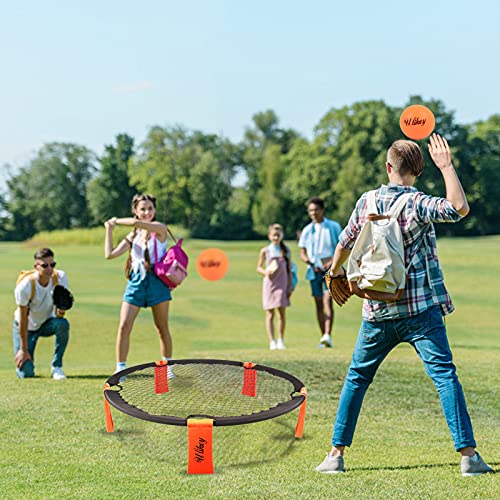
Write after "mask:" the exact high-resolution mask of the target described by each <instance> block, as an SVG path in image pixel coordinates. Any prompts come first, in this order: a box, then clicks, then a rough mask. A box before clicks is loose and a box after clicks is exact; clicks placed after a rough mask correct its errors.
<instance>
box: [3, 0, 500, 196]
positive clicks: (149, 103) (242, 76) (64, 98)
mask: <svg viewBox="0 0 500 500" xmlns="http://www.w3.org/2000/svg"><path fill="white" fill-rule="evenodd" d="M339 4H340V2H335V1H334V0H331V1H314V0H311V1H309V2H304V1H296V0H288V1H283V0H276V1H272V0H267V1H263V0H253V1H252V2H243V1H238V0H233V1H229V0H226V1H224V0H206V1H194V0H183V1H182V2H181V1H179V0H177V1H168V0H163V1H144V2H138V1H128V0H121V1H116V0H106V1H102V0H101V1H95V0H85V1H77V0H74V1H67V2H63V1H62V0H61V1H54V0H46V1H44V2H40V1H33V0H27V1H24V2H18V3H14V2H10V1H9V2H7V1H4V0H0V61H1V67H2V72H1V75H2V76H1V78H0V96H1V102H2V105H1V108H0V109H1V118H2V119H1V121H0V165H4V164H5V163H8V164H11V165H14V166H20V165H22V164H24V163H26V162H27V161H28V160H29V159H30V158H31V157H32V156H33V154H34V152H35V151H36V149H37V148H38V147H40V146H41V145H42V144H44V143H46V142H52V141H67V142H74V143H78V144H83V145H85V146H88V147H89V148H91V149H93V150H94V151H95V152H96V153H98V154H100V153H102V150H103V146H104V145H105V144H110V143H112V142H113V141H114V138H115V136H116V135H117V134H118V133H121V132H127V133H129V134H131V135H132V136H133V137H134V138H135V139H136V141H137V143H140V142H141V141H142V140H143V139H144V138H145V136H146V133H147V131H148V129H149V127H150V126H152V125H174V124H182V125H184V126H186V127H188V128H190V129H199V130H203V131H206V132H212V133H218V134H223V135H225V136H227V137H229V138H230V139H232V140H234V141H237V140H239V139H241V137H242V136H243V133H244V129H245V127H246V126H249V125H250V123H251V116H252V114H254V113H255V112H257V111H262V110H265V109H268V108H272V109H274V110H275V112H276V113H277V114H278V116H279V117H280V120H281V124H282V125H283V126H285V127H292V128H294V129H296V130H298V131H299V132H301V133H303V134H304V135H306V136H310V135H311V133H312V129H313V127H314V125H316V124H317V122H318V121H319V119H320V118H321V117H322V116H323V115H324V114H325V113H326V112H327V110H328V109H330V108H331V107H341V106H343V105H349V104H352V103H354V102H356V101H361V100H366V99H383V100H384V101H385V102H387V103H388V104H390V105H395V106H396V105H398V106H399V105H403V104H404V103H405V102H406V100H407V98H408V96H410V95H412V94H420V95H422V96H423V97H424V98H437V99H441V100H443V101H444V103H445V105H446V106H447V108H448V109H450V110H454V111H455V113H456V118H457V120H458V121H459V122H460V123H471V122H474V121H476V120H481V119H485V118H487V117H489V116H491V115H492V114H494V113H500V91H499V89H500V65H499V64H498V61H499V57H500V41H499V37H498V34H497V33H498V20H499V19H500V2H497V1H493V0H476V1H474V2H470V1H462V0H456V1H451V0H443V1H438V0H434V1H428V0H421V1H419V2H414V3H410V2H401V1H399V2H396V1H388V0H382V1H379V2H376V1H370V2H368V1H366V2H363V1H358V2H350V3H348V2H342V5H339ZM4 176H5V173H4ZM0 188H3V182H2V186H0Z"/></svg>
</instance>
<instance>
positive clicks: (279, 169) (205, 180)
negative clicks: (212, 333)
mask: <svg viewBox="0 0 500 500" xmlns="http://www.w3.org/2000/svg"><path fill="white" fill-rule="evenodd" d="M410 104H423V105H425V106H427V107H429V108H430V109H431V110H432V111H433V113H434V115H435V118H436V129H435V130H436V131H437V132H438V133H440V134H441V135H444V136H445V137H446V138H447V139H448V141H449V143H450V145H451V148H452V153H453V161H454V165H455V168H456V169H457V172H458V174H459V176H460V178H461V180H462V183H463V185H464V188H465V191H466V193H467V196H468V200H469V204H470V206H471V211H470V214H469V215H468V217H467V218H466V219H465V221H464V222H463V223H462V224H450V225H446V224H441V225H439V228H438V231H439V233H440V234H441V235H450V236H451V235H461V236H466V235H487V234H498V233H500V208H499V204H498V202H497V200H498V199H499V197H500V115H499V114H493V115H492V116H490V117H489V118H488V119H487V120H484V121H479V122H476V123H473V124H465V125H463V124H458V123H456V121H455V117H454V113H453V112H452V111H449V110H447V109H446V107H445V105H444V103H443V102H442V101H440V100H427V101H426V100H423V99H422V98H421V97H419V96H412V97H410V98H409V100H408V102H407V104H406V105H405V106H404V107H406V106H408V105H410ZM404 107H403V108H398V107H392V106H389V105H387V104H386V103H384V102H383V101H363V102H357V103H354V104H352V105H350V106H344V107H342V108H332V109H330V110H329V111H328V112H327V113H326V114H325V115H324V116H323V117H322V118H321V119H320V121H319V123H318V124H317V125H316V127H315V128H314V131H313V134H312V138H310V139H308V138H306V137H303V136H302V135H301V134H299V133H298V132H297V131H295V130H293V129H286V128H282V127H281V126H280V123H279V119H278V117H277V116H276V114H275V113H274V112H273V111H272V110H268V111H264V112H259V113H256V114H255V115H254V116H253V117H252V124H251V126H249V127H247V129H246V131H245V133H244V137H243V139H242V140H241V141H240V142H238V143H234V142H231V141H230V140H228V139H227V138H225V137H222V136H219V135H215V134H207V133H204V132H201V131H197V130H187V129H185V128H183V127H180V126H167V127H162V126H153V127H151V129H150V130H149V132H148V134H147V136H146V138H145V140H144V141H143V142H142V143H141V144H138V145H136V143H135V140H134V138H132V137H130V136H129V135H127V134H119V135H118V136H117V137H116V140H115V143H114V144H110V145H107V146H106V147H105V150H104V153H103V154H102V156H100V157H98V156H97V155H96V154H95V153H94V152H93V151H91V150H90V149H88V148H86V147H85V146H81V145H78V144H72V143H48V144H45V145H43V146H42V147H41V148H40V149H39V150H38V151H37V152H36V154H35V156H34V158H32V159H31V160H30V161H28V162H27V164H25V165H24V166H22V167H21V168H20V169H19V170H18V171H17V172H16V173H15V174H13V175H11V176H10V177H9V178H8V180H7V189H6V190H5V192H3V193H0V208H1V213H0V237H1V239H2V240H24V239H26V238H29V237H31V236H33V235H34V234H35V233H37V232H39V231H50V230H55V229H70V228H77V227H92V226H95V225H99V224H102V223H103V221H105V220H106V219H108V218H110V217H112V216H118V217H121V216H128V215H130V200H131V198H132V196H133V194H134V193H136V192H148V193H152V194H154V195H155V196H156V198H157V204H158V207H157V208H158V215H157V217H158V219H159V220H163V221H167V222H169V223H176V224H180V225H182V226H184V227H185V228H187V229H189V231H190V233H191V235H192V236H193V237H199V238H210V239H251V238H256V237H261V236H262V235H265V234H266V232H267V226H268V225H269V224H270V223H273V222H279V223H281V224H282V225H283V226H284V228H285V233H286V236H287V238H288V239H293V238H294V237H295V235H296V232H297V230H298V229H299V228H301V227H302V226H303V225H304V224H306V223H307V222H308V219H307V214H306V211H305V202H306V200H307V199H308V198H310V197H311V196H320V197H322V198H324V199H325V202H326V207H327V208H326V214H327V216H328V217H330V218H333V219H335V220H338V221H339V222H340V223H341V225H345V223H346V222H347V220H348V218H349V215H350V213H351V212H352V210H353V208H354V204H355V202H356V200H357V198H358V197H359V196H360V195H361V194H362V193H363V192H364V191H367V190H369V189H373V188H374V187H377V186H379V185H380V184H382V183H385V182H386V181H387V178H386V173H385V154H386V151H387V148H388V147H389V146H390V144H391V143H392V142H393V141H394V140H396V139H399V138H402V133H401V131H400V129H399V115H400V114H401V111H402V110H403V109H404ZM421 146H422V150H423V154H424V159H425V169H424V173H423V175H422V177H421V178H419V179H418V180H417V184H416V187H417V188H418V189H421V190H423V191H426V192H429V193H431V194H434V195H439V196H444V195H445V188H444V184H443V181H442V177H441V175H440V174H439V172H438V170H437V169H436V168H435V167H434V165H433V164H432V161H431V160H430V157H429V154H428V152H427V147H426V141H421ZM236 176H239V178H244V179H245V183H244V185H235V183H234V179H235V177H236Z"/></svg>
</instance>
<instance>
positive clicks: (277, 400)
mask: <svg viewBox="0 0 500 500" xmlns="http://www.w3.org/2000/svg"><path fill="white" fill-rule="evenodd" d="M245 365H247V366H248V368H245ZM250 365H253V364H252V363H246V364H245V363H242V362H240V361H226V360H215V359H203V360H199V359H184V360H176V361H169V362H168V366H167V365H158V364H156V363H146V364H143V365H138V366H133V367H131V368H127V369H126V370H123V371H121V372H119V373H115V374H114V375H113V376H111V377H110V378H109V379H108V381H107V383H108V384H109V390H106V391H105V396H106V399H107V400H108V401H109V402H110V403H111V404H112V405H113V406H115V407H116V408H118V409H119V410H120V411H123V412H124V413H127V414H128V415H131V416H132V417H136V418H141V419H144V420H149V421H152V422H159V423H163V424H170V425H187V420H188V419H189V418H194V417H200V418H203V417H204V418H211V419H212V420H213V421H214V425H238V424H246V423H250V422H259V421H261V420H266V419H268V418H274V417H277V416H279V415H283V414H284V413H287V412H289V411H292V410H294V409H295V408H297V407H298V406H300V405H301V403H302V402H303V401H304V399H305V396H304V395H303V394H300V391H301V389H302V388H303V387H304V384H303V383H302V382H301V381H300V380H299V379H298V378H296V377H294V376H293V375H290V374H289V373H286V372H284V371H281V370H277V369H275V368H270V367H266V366H262V365H253V366H250ZM120 380H121V381H120ZM159 386H160V388H159ZM162 387H163V389H162ZM164 389H166V390H164Z"/></svg>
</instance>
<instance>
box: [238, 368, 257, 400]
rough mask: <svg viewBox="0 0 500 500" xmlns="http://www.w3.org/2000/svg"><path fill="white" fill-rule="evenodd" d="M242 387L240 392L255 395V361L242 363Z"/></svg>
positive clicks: (245, 394)
mask: <svg viewBox="0 0 500 500" xmlns="http://www.w3.org/2000/svg"><path fill="white" fill-rule="evenodd" d="M243 369H244V371H243V388H242V389H241V394H243V395H244V396H252V397H255V396H256V394H257V370H256V369H255V363H248V362H246V363H243Z"/></svg>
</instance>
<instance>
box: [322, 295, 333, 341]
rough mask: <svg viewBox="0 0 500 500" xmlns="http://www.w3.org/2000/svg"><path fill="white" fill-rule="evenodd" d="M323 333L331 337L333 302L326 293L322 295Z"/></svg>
mask: <svg viewBox="0 0 500 500" xmlns="http://www.w3.org/2000/svg"><path fill="white" fill-rule="evenodd" d="M323 311H324V312H323V321H324V322H323V333H328V335H331V333H332V327H333V316H334V312H333V302H332V297H331V296H330V294H329V293H328V292H325V293H324V294H323Z"/></svg>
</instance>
